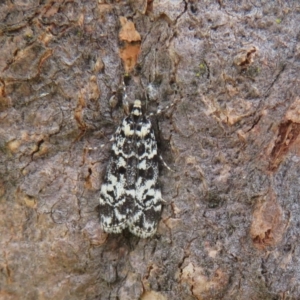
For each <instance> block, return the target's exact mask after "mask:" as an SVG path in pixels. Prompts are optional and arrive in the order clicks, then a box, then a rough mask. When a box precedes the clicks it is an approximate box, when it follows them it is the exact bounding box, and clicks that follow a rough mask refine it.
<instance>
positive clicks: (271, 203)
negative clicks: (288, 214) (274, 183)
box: [250, 194, 285, 250]
mask: <svg viewBox="0 0 300 300" xmlns="http://www.w3.org/2000/svg"><path fill="white" fill-rule="evenodd" d="M284 228H285V226H284V221H283V212H282V209H281V207H280V205H279V204H278V202H277V201H276V199H275V195H273V194H272V195H268V196H266V199H264V201H260V202H259V203H258V204H257V206H256V208H255V210H254V212H253V220H252V224H251V229H250V236H251V239H252V241H253V244H254V246H255V247H256V248H258V249H261V250H262V249H264V248H266V247H268V246H275V245H277V244H278V243H279V242H280V241H281V239H282V235H283V233H284Z"/></svg>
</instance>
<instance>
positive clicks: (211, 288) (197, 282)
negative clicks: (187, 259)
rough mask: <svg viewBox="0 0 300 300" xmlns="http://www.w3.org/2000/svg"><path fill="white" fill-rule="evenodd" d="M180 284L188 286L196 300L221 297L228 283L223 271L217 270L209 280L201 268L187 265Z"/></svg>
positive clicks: (227, 277)
mask: <svg viewBox="0 0 300 300" xmlns="http://www.w3.org/2000/svg"><path fill="white" fill-rule="evenodd" d="M181 282H182V283H187V284H188V285H189V286H190V289H191V292H192V294H193V295H194V296H195V297H196V299H198V300H204V299H217V298H211V297H221V296H222V294H223V291H224V289H225V288H226V287H227V284H228V282H229V276H228V274H226V273H225V272H224V271H223V270H221V269H217V270H216V271H215V272H214V274H213V276H211V278H208V277H207V276H206V275H204V270H203V269H202V268H201V267H197V266H194V265H193V264H192V263H189V264H188V265H187V266H186V267H185V268H183V270H182V274H181Z"/></svg>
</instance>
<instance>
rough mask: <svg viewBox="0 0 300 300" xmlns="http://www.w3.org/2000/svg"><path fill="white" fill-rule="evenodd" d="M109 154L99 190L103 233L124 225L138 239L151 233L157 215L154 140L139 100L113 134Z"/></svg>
mask: <svg viewBox="0 0 300 300" xmlns="http://www.w3.org/2000/svg"><path fill="white" fill-rule="evenodd" d="M113 140H114V142H113V145H112V149H111V156H110V159H109V162H108V166H107V170H106V174H105V177H104V181H103V183H102V186H101V191H100V211H101V213H100V221H101V225H102V228H103V230H104V231H105V232H107V233H120V232H121V231H122V230H123V229H125V228H128V229H129V231H130V232H131V233H133V234H134V235H136V236H139V237H141V238H147V237H151V236H153V235H154V234H155V232H156V228H157V224H158V221H159V219H160V215H161V208H162V201H163V200H162V197H161V191H160V188H159V185H158V175H159V174H158V173H159V172H158V154H157V142H156V139H155V135H154V131H153V128H152V124H151V121H150V119H149V118H148V117H147V116H145V115H144V114H143V113H142V108H141V101H140V100H135V102H134V105H133V108H132V110H131V112H130V114H129V116H127V117H126V118H124V119H123V121H122V124H121V125H120V126H119V127H118V128H117V130H116V133H115V135H114V139H113Z"/></svg>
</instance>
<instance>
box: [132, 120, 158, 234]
mask: <svg viewBox="0 0 300 300" xmlns="http://www.w3.org/2000/svg"><path fill="white" fill-rule="evenodd" d="M135 134H136V152H137V159H138V164H137V177H136V183H135V206H134V209H133V213H132V215H131V217H130V221H129V230H130V232H132V233H133V234H135V235H137V236H140V237H142V238H147V237H150V236H152V235H153V234H154V233H155V232H156V228H157V223H158V221H159V218H160V213H161V192H160V189H159V186H158V175H159V174H158V155H157V143H156V139H155V135H154V132H153V129H152V125H151V122H150V120H149V119H147V118H146V117H144V116H143V117H141V118H140V120H139V123H138V124H137V126H136V131H135Z"/></svg>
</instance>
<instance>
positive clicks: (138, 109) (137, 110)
mask: <svg viewBox="0 0 300 300" xmlns="http://www.w3.org/2000/svg"><path fill="white" fill-rule="evenodd" d="M131 113H132V114H133V115H134V116H140V115H141V114H142V104H141V101H140V100H135V101H134V104H133V108H132V111H131Z"/></svg>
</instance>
